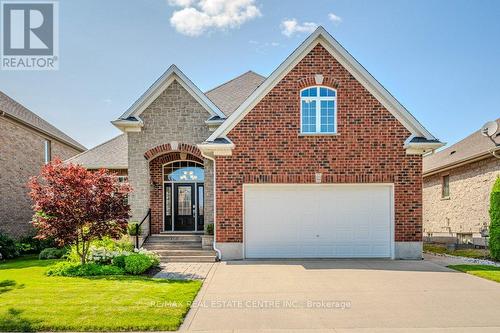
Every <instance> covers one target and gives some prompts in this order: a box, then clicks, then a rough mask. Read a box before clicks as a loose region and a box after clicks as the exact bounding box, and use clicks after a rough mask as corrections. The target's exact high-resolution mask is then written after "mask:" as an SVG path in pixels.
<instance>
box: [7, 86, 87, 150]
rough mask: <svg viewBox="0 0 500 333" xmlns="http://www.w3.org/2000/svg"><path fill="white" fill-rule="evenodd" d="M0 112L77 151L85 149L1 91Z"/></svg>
mask: <svg viewBox="0 0 500 333" xmlns="http://www.w3.org/2000/svg"><path fill="white" fill-rule="evenodd" d="M1 113H4V115H7V116H9V117H11V118H13V119H15V120H17V121H19V122H21V123H23V124H24V125H26V126H29V127H31V128H33V129H35V130H37V131H40V132H42V133H44V134H45V135H47V136H50V137H52V138H55V139H57V140H59V141H61V142H63V143H65V144H67V145H69V146H71V147H73V148H75V149H76V150H78V151H84V150H86V149H87V148H85V147H84V146H83V145H81V144H80V143H78V142H77V141H76V140H74V139H72V138H71V137H69V136H68V135H66V134H64V133H63V132H62V131H60V130H59V129H57V128H56V127H55V126H53V125H51V124H50V123H48V122H47V121H45V120H43V119H42V118H41V117H39V116H37V115H36V114H34V113H33V112H31V111H30V110H28V109H27V108H25V107H24V106H23V105H21V104H20V103H18V102H16V101H15V100H14V99H12V98H10V97H9V96H7V95H6V94H4V93H3V92H2V91H0V114H1Z"/></svg>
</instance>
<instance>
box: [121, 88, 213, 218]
mask: <svg viewBox="0 0 500 333" xmlns="http://www.w3.org/2000/svg"><path fill="white" fill-rule="evenodd" d="M140 117H141V119H142V120H143V121H144V127H143V128H142V131H141V132H129V133H127V139H128V177H129V182H130V185H131V186H132V189H133V192H132V193H131V194H130V201H129V202H130V205H131V209H132V220H137V221H140V220H141V219H142V218H143V217H144V216H145V215H146V212H147V210H148V208H149V207H150V204H151V203H150V190H151V185H150V175H149V172H150V171H149V162H148V160H147V159H146V158H145V157H144V154H145V153H146V152H147V151H148V150H150V149H152V148H154V147H156V146H160V145H164V144H169V143H171V142H174V141H175V142H178V143H179V144H181V143H184V144H188V145H194V146H195V145H196V144H198V143H201V142H203V141H204V140H205V139H206V138H208V137H209V136H210V131H209V129H208V126H207V125H206V124H205V121H206V120H207V119H208V118H209V117H210V114H209V113H208V112H207V110H205V109H204V108H203V107H202V106H201V105H200V104H199V103H198V102H197V101H196V100H195V99H194V98H193V96H191V94H189V92H188V91H186V90H185V89H184V88H183V87H182V86H181V85H180V84H179V83H178V82H177V81H174V82H173V83H172V84H171V85H170V86H169V87H168V88H167V89H165V91H164V92H163V93H162V94H161V95H160V96H159V97H158V98H157V99H156V100H154V101H153V102H152V103H151V105H149V106H148V107H147V109H146V110H144V112H143V113H142V114H141V115H140ZM204 163H205V198H206V206H205V218H206V221H205V223H206V224H207V223H213V176H212V175H211V172H212V166H211V164H212V161H210V160H205V161H204ZM161 191H163V189H161ZM158 223H160V222H159V221H152V224H153V225H155V224H158Z"/></svg>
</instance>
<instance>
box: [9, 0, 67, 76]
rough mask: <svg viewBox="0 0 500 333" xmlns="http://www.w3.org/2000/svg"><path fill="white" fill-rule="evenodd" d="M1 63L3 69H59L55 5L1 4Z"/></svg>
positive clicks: (55, 3)
mask: <svg viewBox="0 0 500 333" xmlns="http://www.w3.org/2000/svg"><path fill="white" fill-rule="evenodd" d="M0 3H1V16H0V17H1V28H2V31H1V55H0V56H1V63H0V69H3V70H57V69H58V68H59V45H58V44H59V31H58V3H57V2H55V1H37V2H26V1H2V2H0Z"/></svg>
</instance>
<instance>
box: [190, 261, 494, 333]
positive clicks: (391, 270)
mask: <svg viewBox="0 0 500 333" xmlns="http://www.w3.org/2000/svg"><path fill="white" fill-rule="evenodd" d="M499 313H500V284H499V283H495V282H492V281H488V280H484V279H481V278H477V277H474V276H472V275H468V274H464V273H459V272H455V271H452V270H450V269H447V268H445V267H443V266H441V265H438V264H436V263H433V262H430V261H391V260H317V261H233V262H225V263H219V264H215V265H214V267H213V269H212V270H211V271H210V273H209V274H208V276H207V279H206V280H205V283H204V286H203V288H202V290H201V291H200V293H199V295H198V297H197V299H196V301H195V304H193V307H192V309H191V311H190V312H189V314H188V316H187V317H186V320H185V322H184V324H183V326H182V327H181V330H183V331H192V332H346V333H348V332H352V333H354V332H474V331H477V332H500V316H499Z"/></svg>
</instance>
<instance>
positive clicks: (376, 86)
mask: <svg viewBox="0 0 500 333" xmlns="http://www.w3.org/2000/svg"><path fill="white" fill-rule="evenodd" d="M318 43H320V44H321V45H322V46H323V47H324V48H325V49H326V50H328V52H329V53H330V54H331V55H332V56H333V57H334V58H335V59H336V60H337V61H338V62H339V63H340V64H341V65H342V66H343V67H345V68H346V69H347V70H348V71H349V73H350V74H351V75H352V76H353V77H354V78H355V79H357V80H358V81H359V82H360V83H361V84H362V85H363V86H364V87H365V88H366V89H367V90H368V91H369V92H370V93H371V94H372V95H373V96H374V97H375V98H376V99H377V100H378V101H379V102H380V103H381V104H382V105H383V106H384V107H385V108H386V109H387V110H389V112H391V113H392V114H393V115H394V117H396V119H398V120H399V121H400V122H401V124H403V126H405V127H406V128H407V129H408V130H409V131H410V132H411V133H412V136H414V137H423V138H425V139H427V140H436V138H435V137H434V136H433V135H432V134H431V133H430V132H429V131H427V130H426V129H425V128H424V127H423V126H422V125H421V124H420V123H419V122H418V121H417V120H416V119H415V117H413V115H412V114H410V112H408V110H406V109H405V108H404V106H403V105H401V104H400V103H399V102H398V101H397V100H396V99H395V98H394V96H392V95H391V94H390V93H389V92H388V91H387V90H386V89H385V88H384V87H383V86H382V85H381V84H380V83H379V82H378V81H377V80H375V78H374V77H373V76H372V75H371V74H370V73H368V71H367V70H366V69H365V68H364V67H363V66H361V64H359V63H358V62H357V60H356V59H354V57H353V56H352V55H350V54H349V52H347V51H346V50H345V49H344V48H343V47H342V45H340V44H339V43H338V42H337V41H336V40H335V38H333V37H332V36H331V35H330V34H329V33H328V32H327V31H326V30H325V29H324V28H323V27H321V26H320V27H318V28H317V29H316V30H315V31H314V32H313V33H312V34H311V35H310V36H309V37H308V38H307V39H306V40H305V41H304V42H303V43H302V44H301V45H300V46H299V47H298V48H297V49H296V50H295V51H294V52H293V53H292V54H291V55H290V56H288V58H286V60H285V61H284V62H283V63H282V64H281V65H280V66H279V67H278V68H277V69H276V70H275V71H274V72H273V73H272V74H271V75H270V76H269V77H268V78H267V79H266V80H265V81H264V82H263V83H262V84H261V85H260V86H259V87H258V88H257V89H256V90H255V91H254V92H253V93H252V94H251V95H250V96H249V97H248V98H247V99H246V100H245V101H244V102H243V103H242V104H241V105H240V106H239V107H238V108H237V109H236V111H234V113H232V114H231V116H230V117H229V118H228V119H227V120H226V121H225V122H224V123H223V124H222V125H221V126H220V127H219V128H217V129H216V130H215V131H214V132H213V133H212V135H211V136H210V137H209V138H208V140H207V142H213V141H214V140H215V139H216V138H218V137H224V136H225V135H227V133H229V131H230V130H231V129H232V128H234V126H236V124H238V122H239V121H240V120H241V119H243V118H244V117H245V115H246V114H247V113H248V112H249V111H250V110H251V109H252V108H253V107H254V106H255V105H256V104H257V103H258V102H259V101H260V100H261V99H262V98H264V96H265V95H266V94H267V93H268V92H269V91H270V90H271V89H272V88H273V87H274V86H275V85H276V84H278V82H280V81H281V79H282V78H283V77H284V76H285V75H286V74H287V73H288V72H289V71H290V70H291V69H293V68H294V67H295V66H296V65H297V64H298V63H299V62H300V60H302V58H304V57H305V56H306V55H307V54H308V53H309V52H310V51H311V50H312V49H313V48H314V47H315V46H316V45H317V44H318ZM319 74H320V73H319Z"/></svg>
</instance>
